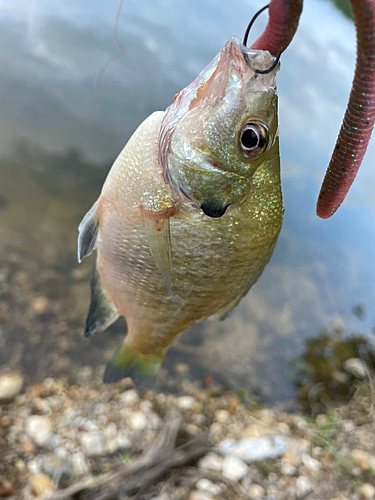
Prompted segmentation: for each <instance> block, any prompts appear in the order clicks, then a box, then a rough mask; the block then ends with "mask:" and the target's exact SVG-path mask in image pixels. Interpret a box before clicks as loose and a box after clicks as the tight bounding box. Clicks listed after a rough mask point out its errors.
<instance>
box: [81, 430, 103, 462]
mask: <svg viewBox="0 0 375 500" xmlns="http://www.w3.org/2000/svg"><path fill="white" fill-rule="evenodd" d="M81 443H82V449H83V452H84V453H85V455H86V456H88V457H94V456H100V455H105V452H106V451H105V445H104V438H103V436H102V435H101V434H100V432H87V433H84V434H82V436H81Z"/></svg>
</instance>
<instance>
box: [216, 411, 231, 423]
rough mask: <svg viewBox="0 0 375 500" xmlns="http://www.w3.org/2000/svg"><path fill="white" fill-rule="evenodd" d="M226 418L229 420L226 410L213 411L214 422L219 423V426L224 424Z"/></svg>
mask: <svg viewBox="0 0 375 500" xmlns="http://www.w3.org/2000/svg"><path fill="white" fill-rule="evenodd" d="M228 418H229V412H228V411H227V410H216V411H215V420H216V422H219V424H225V422H226V421H227V420H228Z"/></svg>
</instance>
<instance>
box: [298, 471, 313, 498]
mask: <svg viewBox="0 0 375 500" xmlns="http://www.w3.org/2000/svg"><path fill="white" fill-rule="evenodd" d="M296 488H297V496H298V498H305V496H307V495H308V494H309V493H311V491H312V485H311V483H310V481H309V479H308V478H307V477H306V476H299V477H298V478H297V481H296Z"/></svg>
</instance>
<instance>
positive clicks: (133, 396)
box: [119, 389, 139, 406]
mask: <svg viewBox="0 0 375 500" xmlns="http://www.w3.org/2000/svg"><path fill="white" fill-rule="evenodd" d="M119 400H120V401H121V403H123V404H124V405H125V406H134V405H136V404H137V403H138V402H139V396H138V393H137V391H135V390H134V389H129V390H128V391H125V392H123V393H122V394H120V396H119Z"/></svg>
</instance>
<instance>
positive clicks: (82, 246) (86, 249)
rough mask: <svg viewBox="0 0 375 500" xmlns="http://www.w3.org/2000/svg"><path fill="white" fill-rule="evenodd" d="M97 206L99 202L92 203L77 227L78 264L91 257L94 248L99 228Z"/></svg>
mask: <svg viewBox="0 0 375 500" xmlns="http://www.w3.org/2000/svg"><path fill="white" fill-rule="evenodd" d="M98 205H99V200H97V201H96V202H95V203H94V205H93V206H92V207H91V209H90V210H89V211H88V212H87V214H86V215H85V216H84V218H83V219H82V222H81V224H80V225H79V227H78V233H79V234H78V262H81V261H82V259H84V258H85V257H87V256H88V255H91V254H92V252H93V251H94V250H95V248H96V238H97V236H98V228H99V221H98V217H97V210H98Z"/></svg>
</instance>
